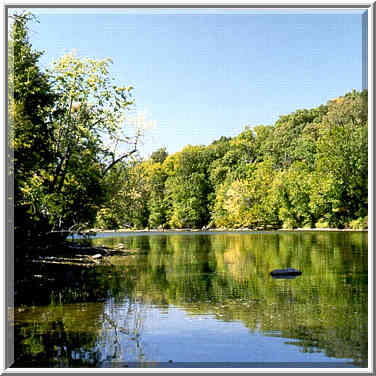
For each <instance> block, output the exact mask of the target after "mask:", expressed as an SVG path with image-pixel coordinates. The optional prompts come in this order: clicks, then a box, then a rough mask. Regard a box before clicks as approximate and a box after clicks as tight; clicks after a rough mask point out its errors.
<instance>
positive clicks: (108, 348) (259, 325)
mask: <svg viewBox="0 0 376 376" xmlns="http://www.w3.org/2000/svg"><path fill="white" fill-rule="evenodd" d="M94 242H95V244H96V245H98V244H105V245H108V244H107V243H108V242H112V243H113V244H116V243H117V242H121V243H123V244H125V247H127V248H128V247H129V248H130V249H134V248H139V249H142V250H143V251H145V253H147V254H146V255H142V256H137V257H121V256H117V257H114V258H112V260H111V262H112V264H113V266H110V267H109V266H98V267H96V268H95V269H91V270H79V269H78V268H77V267H76V268H77V269H75V271H74V272H73V278H71V280H72V282H69V281H68V280H67V279H64V272H63V271H61V270H60V272H61V276H62V277H61V278H62V280H61V281H60V282H59V280H57V279H56V276H58V275H59V273H58V271H57V270H55V269H53V268H52V269H48V270H43V271H35V270H34V271H32V272H33V273H34V274H37V273H38V274H43V273H44V275H46V276H47V277H48V276H49V275H50V276H51V275H53V276H55V282H54V283H50V284H45V285H43V286H42V287H41V286H39V287H38V286H37V287H38V289H37V290H34V291H37V292H38V294H39V295H38V296H39V297H40V302H38V301H37V299H36V297H35V295H34V298H33V300H32V304H33V305H32V304H31V303H30V302H31V298H30V295H31V294H32V288H33V284H32V283H30V281H29V283H28V287H25V290H24V291H23V296H24V300H25V303H23V304H24V305H21V304H22V299H21V298H20V297H19V298H18V308H17V309H16V312H15V330H16V348H15V353H16V357H17V362H18V364H22V363H24V364H25V362H27V361H31V360H32V361H33V364H35V365H38V366H40V365H41V364H42V363H44V364H49V366H51V367H52V366H55V367H57V366H63V367H68V366H72V367H80V366H92V367H107V366H108V367H113V366H117V365H119V366H121V364H122V363H121V362H125V363H126V362H129V361H138V362H141V363H146V362H148V361H152V360H154V357H153V354H152V353H151V350H150V347H148V343H147V342H146V341H145V335H144V329H145V328H144V323H145V321H147V320H148V312H149V310H150V307H151V306H153V307H159V309H165V308H168V307H179V308H182V309H184V310H185V312H186V313H187V314H189V315H192V317H197V315H211V317H213V318H215V319H216V320H220V321H228V322H233V321H238V322H239V321H240V322H242V323H243V324H244V325H245V326H246V327H247V328H248V329H249V331H250V333H252V332H256V331H258V332H260V333H262V334H263V335H264V336H278V337H283V338H285V339H286V341H285V343H286V346H291V345H293V346H298V347H299V348H300V349H301V351H303V352H324V353H325V354H326V356H328V357H332V358H346V359H353V361H354V364H355V365H357V366H362V367H366V366H367V356H368V343H367V338H368V323H367V319H368V311H367V307H368V299H367V294H368V288H367V278H368V277H367V269H368V267H367V261H368V255H367V251H368V244H367V234H366V233H304V234H303V233H282V234H281V233H272V234H252V235H250V234H216V235H183V234H181V235H168V236H167V235H149V236H127V237H118V238H102V239H96V240H95V241H94ZM286 267H295V268H297V269H299V270H302V271H303V274H302V275H301V276H299V277H297V278H295V279H293V280H284V279H273V278H272V277H270V275H269V272H270V271H271V270H273V269H277V268H286ZM56 268H58V267H56ZM35 286H36V285H34V287H35ZM35 288H36V287H35ZM46 297H53V299H52V300H53V301H52V300H51V301H50V302H49V303H47V302H46V299H47V298H46ZM47 300H48V299H47ZM51 303H53V304H52V305H51ZM48 304H49V305H48ZM18 310H20V311H18ZM229 357H231V354H229ZM17 362H16V363H17ZM125 363H123V365H126V364H125Z"/></svg>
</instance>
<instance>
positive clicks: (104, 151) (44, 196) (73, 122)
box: [8, 13, 147, 235]
mask: <svg viewBox="0 0 376 376" xmlns="http://www.w3.org/2000/svg"><path fill="white" fill-rule="evenodd" d="M32 19H33V17H32V16H31V15H30V14H28V13H21V14H18V15H15V16H13V19H12V26H11V31H10V35H9V62H10V64H9V82H8V94H9V103H8V109H9V115H10V116H9V119H10V124H9V125H10V129H11V130H12V131H13V132H11V136H12V139H11V141H12V143H11V147H12V148H13V151H14V178H15V179H14V180H15V218H16V220H15V222H16V230H20V231H23V232H24V233H27V234H28V235H36V234H38V233H41V234H42V235H43V233H45V232H48V231H50V230H68V229H72V228H73V227H78V226H92V225H93V223H94V219H95V217H96V213H97V211H98V210H99V209H100V208H101V206H102V205H103V203H104V201H105V199H106V192H105V190H106V189H108V188H109V185H108V184H107V182H106V181H105V178H106V175H107V174H108V173H109V172H110V171H112V170H113V169H114V168H115V167H116V166H117V165H118V164H119V163H120V162H122V161H124V160H126V159H127V158H128V157H130V156H131V155H132V154H134V153H135V152H136V151H137V146H138V141H139V138H140V137H141V135H142V131H143V129H142V127H140V125H139V124H137V125H136V127H134V129H133V128H131V127H130V126H128V127H126V128H125V127H124V124H125V120H126V116H125V115H126V111H127V109H128V108H129V106H130V105H131V104H132V103H133V99H132V97H131V91H132V87H131V86H117V85H115V84H114V82H113V81H114V79H113V78H112V77H111V76H110V74H109V64H110V63H111V60H110V59H104V60H95V59H90V58H79V57H77V56H76V55H75V53H70V54H66V55H64V56H63V57H61V58H60V59H58V60H57V61H55V62H54V65H53V68H52V69H51V70H48V71H47V72H46V73H42V72H41V71H40V70H39V68H38V65H37V63H38V59H39V57H40V55H41V53H40V52H34V51H33V50H32V48H31V44H30V42H29V40H28V30H27V23H28V22H30V21H31V20H32ZM118 149H121V150H122V152H121V153H119V152H118ZM107 197H108V196H107ZM104 212H105V211H104ZM101 215H102V217H103V211H102V212H101ZM145 223H147V221H146V222H144V221H142V220H140V224H139V226H144V225H145Z"/></svg>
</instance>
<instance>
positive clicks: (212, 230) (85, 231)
mask: <svg viewBox="0 0 376 376" xmlns="http://www.w3.org/2000/svg"><path fill="white" fill-rule="evenodd" d="M183 232H203V233H215V232H218V233H223V232H257V233H258V232H368V229H347V228H346V229H339V228H295V229H284V228H281V229H273V230H272V229H270V230H266V229H263V230H256V229H251V228H236V229H234V228H216V229H191V228H184V229H143V230H133V229H128V228H125V229H117V230H106V229H96V228H93V229H89V230H84V231H82V233H83V234H93V233H96V234H102V233H114V234H116V233H130V234H132V233H150V234H153V233H183Z"/></svg>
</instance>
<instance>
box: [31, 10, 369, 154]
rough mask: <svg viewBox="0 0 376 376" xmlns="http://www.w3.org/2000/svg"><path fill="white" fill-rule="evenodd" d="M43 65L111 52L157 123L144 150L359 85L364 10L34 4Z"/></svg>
mask: <svg viewBox="0 0 376 376" xmlns="http://www.w3.org/2000/svg"><path fill="white" fill-rule="evenodd" d="M33 12H34V13H35V14H37V15H38V18H39V21H40V23H39V24H33V25H32V30H33V31H32V33H31V42H32V44H33V47H34V48H35V49H37V50H45V55H44V56H43V58H42V59H41V63H42V64H43V65H44V66H45V65H47V64H49V63H51V62H52V60H53V59H56V58H58V57H60V56H62V55H63V54H64V53H66V52H70V51H71V50H72V49H75V50H76V51H77V54H78V55H79V56H88V57H93V58H98V59H100V58H105V57H111V58H112V60H113V62H114V64H113V65H112V67H111V70H112V73H113V74H114V75H115V77H116V79H117V82H118V83H119V84H124V85H132V86H134V88H135V90H134V97H135V100H136V104H137V109H138V110H140V111H145V112H146V114H147V115H148V118H149V119H150V120H153V121H154V122H155V126H154V128H153V130H151V131H149V132H148V135H147V137H146V140H145V145H144V149H143V153H144V155H146V156H147V155H149V154H150V153H151V152H152V151H153V150H156V149H157V148H159V147H161V146H166V147H167V150H168V151H169V152H170V153H173V152H176V151H178V150H181V149H182V148H183V147H184V146H185V145H187V144H193V145H196V144H209V143H211V142H212V141H213V140H215V139H218V138H219V137H221V136H222V135H224V136H234V135H236V134H238V133H239V132H240V131H241V130H242V129H243V128H244V126H245V125H247V124H248V125H251V126H252V125H258V124H274V122H275V121H276V120H277V119H278V118H279V116H281V115H284V114H288V113H290V112H292V111H295V110H296V109H300V108H312V107H315V106H317V105H320V104H323V103H326V102H327V101H328V100H329V99H331V98H335V97H338V96H339V95H343V94H345V93H346V92H348V91H351V90H352V89H357V90H361V89H362V24H361V11H359V10H358V11H341V12H340V11H337V12H334V11H332V12H326V13H324V12H316V13H314V12H313V11H310V12H308V11H306V12H305V13H303V12H291V11H290V12H287V11H285V12H277V11H274V12H267V11H263V12H262V11H215V10H210V11H208V10H207V11H192V10H191V11H188V12H184V11H177V12H176V11H175V12H173V11H163V10H159V11H152V10H150V9H149V10H142V11H137V10H135V11H129V10H128V11H127V10H118V11H110V10H108V9H107V10H97V11H95V10H92V9H91V10H81V11H77V10H76V11H72V10H69V9H65V10H64V11H59V10H51V9H50V10H35V9H34V10H33Z"/></svg>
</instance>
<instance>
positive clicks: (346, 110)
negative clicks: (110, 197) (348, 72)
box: [120, 91, 368, 229]
mask: <svg viewBox="0 0 376 376" xmlns="http://www.w3.org/2000/svg"><path fill="white" fill-rule="evenodd" d="M367 129H368V122H367V92H366V91H363V92H356V91H353V92H351V93H348V94H346V95H345V96H344V97H340V98H337V99H335V100H332V101H329V102H328V104H327V105H323V106H319V107H318V108H314V109H311V110H297V111H296V112H294V113H292V114H290V115H286V116H282V117H281V118H280V119H279V120H278V121H277V122H276V124H275V126H264V125H258V126H255V127H253V128H251V127H249V126H247V127H245V129H244V130H243V132H241V133H240V134H239V135H238V136H236V137H233V138H226V137H221V138H220V139H219V140H216V141H214V142H213V143H212V144H210V145H208V146H202V145H201V146H191V145H188V146H186V147H185V148H184V149H183V150H181V151H180V152H177V153H174V154H171V155H168V156H167V153H166V152H165V149H164V148H162V149H159V150H157V151H156V152H155V153H153V154H152V156H151V158H150V159H149V160H147V161H140V162H139V166H143V168H144V169H145V174H147V175H148V179H146V180H145V182H144V183H143V186H142V188H140V189H141V191H142V190H146V191H147V192H148V194H145V195H143V196H142V197H144V200H146V202H147V203H146V206H147V208H148V210H144V211H143V213H144V215H146V217H145V218H144V219H143V221H142V222H143V223H147V224H148V226H149V227H151V228H163V227H172V228H187V227H191V228H200V227H207V226H209V227H222V228H223V227H225V228H239V227H248V228H254V229H255V228H259V229H260V228H268V229H270V228H280V227H284V228H297V227H305V228H314V227H315V226H316V227H351V228H354V227H356V228H361V227H365V225H362V224H361V223H363V222H362V221H363V220H362V218H365V217H366V216H367V202H368V201H367V195H368V190H367V188H368V187H367V184H368V183H367V174H368V170H367V163H368V155H367ZM147 166H148V167H147ZM133 168H138V167H136V166H134V167H133ZM120 179H121V178H120ZM128 183H129V182H125V181H124V186H127V187H128V188H127V189H128V190H129V189H130V188H129V186H128ZM141 191H140V192H141ZM128 203H129V207H128V211H132V210H133V209H134V208H135V205H136V204H137V200H133V201H132V200H129V201H128ZM137 205H138V204H137ZM358 219H359V221H358ZM354 221H355V222H354ZM132 226H134V224H133V225H132Z"/></svg>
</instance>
